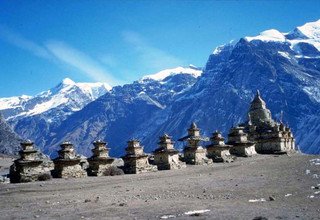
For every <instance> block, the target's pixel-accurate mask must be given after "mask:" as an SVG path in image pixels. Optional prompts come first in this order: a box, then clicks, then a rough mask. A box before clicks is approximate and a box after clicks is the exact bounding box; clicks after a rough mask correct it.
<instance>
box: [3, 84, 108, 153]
mask: <svg viewBox="0 0 320 220" xmlns="http://www.w3.org/2000/svg"><path fill="white" fill-rule="evenodd" d="M108 90H110V87H109V86H108V85H106V84H103V83H75V82H73V81H72V80H70V79H68V78H67V79H64V80H63V81H62V82H61V83H60V84H59V85H58V86H56V87H54V88H52V89H50V90H48V91H46V92H42V93H40V94H38V95H36V96H34V97H30V96H21V97H13V98H1V99H0V106H1V107H0V108H1V112H2V114H3V115H4V116H5V118H6V120H7V121H8V123H10V125H11V126H12V127H13V128H14V131H15V132H16V133H18V134H19V135H20V136H22V137H24V138H26V139H32V140H34V141H35V143H36V145H38V146H39V147H41V148H43V147H44V145H43V144H44V142H45V140H46V138H47V135H48V134H50V131H51V130H52V129H53V128H55V127H57V126H59V125H60V123H61V122H62V121H63V120H65V119H66V118H67V117H68V116H69V115H71V114H72V113H73V112H76V111H79V110H80V109H82V108H83V107H84V106H85V105H87V104H88V103H90V102H91V101H93V100H95V99H97V98H98V97H100V96H101V95H104V94H105V93H106V92H108Z"/></svg>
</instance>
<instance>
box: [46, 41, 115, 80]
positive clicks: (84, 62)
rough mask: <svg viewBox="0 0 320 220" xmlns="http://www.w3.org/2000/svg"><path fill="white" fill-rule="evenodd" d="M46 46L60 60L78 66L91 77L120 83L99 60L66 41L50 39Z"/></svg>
mask: <svg viewBox="0 0 320 220" xmlns="http://www.w3.org/2000/svg"><path fill="white" fill-rule="evenodd" d="M46 47H47V49H48V50H49V51H50V52H51V53H52V54H53V55H54V56H55V57H57V58H58V59H59V60H61V61H63V62H65V63H67V64H69V65H71V66H73V67H75V68H77V69H78V70H80V71H82V72H83V73H85V74H86V75H87V76H89V77H90V78H92V79H94V80H97V81H101V82H107V83H111V84H113V85H115V84H117V83H118V81H117V80H115V79H114V78H113V76H112V75H111V74H110V73H109V72H107V71H106V70H105V69H104V68H103V67H102V66H101V65H100V64H99V63H98V62H97V61H95V60H94V59H92V58H91V57H89V56H88V55H86V54H85V53H83V52H81V51H79V50H77V49H75V48H72V47H71V46H69V45H67V44H66V43H63V42H60V41H49V42H48V43H46Z"/></svg>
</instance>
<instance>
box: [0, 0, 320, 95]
mask: <svg viewBox="0 0 320 220" xmlns="http://www.w3.org/2000/svg"><path fill="white" fill-rule="evenodd" d="M0 15H1V16H0V52H1V58H0V74H1V79H0V97H8V96H13V95H21V94H27V95H35V94H37V93H39V92H41V91H44V90H47V89H49V88H51V87H53V86H55V85H56V84H58V83H59V82H60V81H61V80H62V79H63V78H66V77H69V78H71V79H73V80H74V81H76V82H96V81H105V82H107V83H109V84H110V85H118V84H123V83H130V82H132V81H134V80H136V79H139V78H140V77H141V76H143V75H146V74H150V73H156V72H158V71H160V70H162V69H166V68H172V67H176V66H188V65H189V64H194V65H196V66H204V65H205V63H206V61H207V58H208V56H209V54H210V53H212V51H213V49H214V48H215V47H216V46H219V45H221V44H224V43H227V42H229V41H230V40H232V39H238V38H240V37H243V36H254V35H257V34H258V33H259V32H261V31H264V30H266V29H271V28H275V29H278V30H280V31H281V32H287V31H290V30H292V29H293V28H294V27H296V26H300V25H303V24H304V23H306V22H308V21H315V20H318V19H320V1H311V0H309V1H205V0H204V1H200V0H199V1H186V0H178V1H174V0H170V1H155V0H149V1H147V0H144V1H142V0H134V1H133V0H132V1H112V0H108V1H104V0H91V1H89V0H68V1H61V0H59V1H54V0H51V1H40V0H32V1H31V0H22V1H18V0H2V1H0Z"/></svg>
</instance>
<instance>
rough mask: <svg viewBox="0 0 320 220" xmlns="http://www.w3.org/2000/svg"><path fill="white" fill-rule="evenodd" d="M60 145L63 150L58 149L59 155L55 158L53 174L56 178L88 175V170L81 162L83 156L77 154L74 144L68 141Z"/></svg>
mask: <svg viewBox="0 0 320 220" xmlns="http://www.w3.org/2000/svg"><path fill="white" fill-rule="evenodd" d="M60 146H61V150H59V151H58V154H59V156H58V157H57V158H56V159H54V160H53V162H54V170H53V176H54V177H56V178H70V177H73V178H80V177H85V176H87V172H86V171H85V170H84V169H83V168H82V166H81V164H80V162H81V157H80V156H79V155H76V153H75V149H74V147H73V144H72V143H70V142H67V141H66V142H63V143H62V144H61V145H60Z"/></svg>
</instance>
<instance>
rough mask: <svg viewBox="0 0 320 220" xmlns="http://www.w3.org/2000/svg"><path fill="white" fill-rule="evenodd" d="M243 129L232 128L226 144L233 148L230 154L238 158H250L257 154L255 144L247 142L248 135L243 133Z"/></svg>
mask: <svg viewBox="0 0 320 220" xmlns="http://www.w3.org/2000/svg"><path fill="white" fill-rule="evenodd" d="M243 130H244V127H239V126H237V127H233V128H231V130H230V133H229V135H228V143H227V144H230V145H232V146H233V147H232V148H230V153H231V154H233V155H236V156H240V157H250V156H252V155H255V154H257V152H256V150H255V143H254V142H252V141H248V135H247V134H246V133H245V132H244V131H243Z"/></svg>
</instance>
